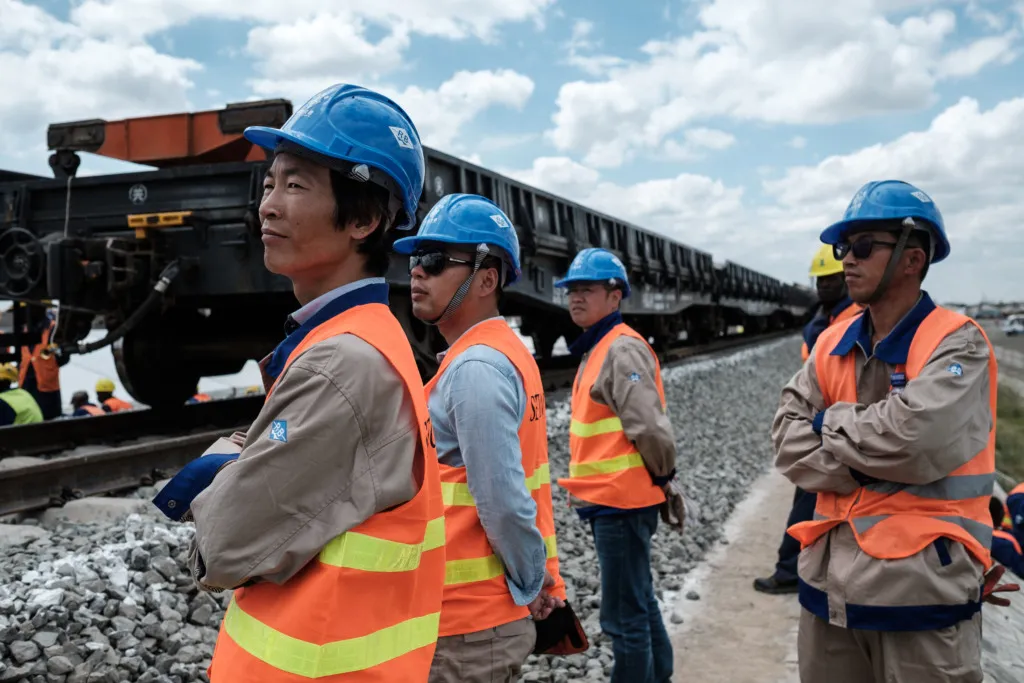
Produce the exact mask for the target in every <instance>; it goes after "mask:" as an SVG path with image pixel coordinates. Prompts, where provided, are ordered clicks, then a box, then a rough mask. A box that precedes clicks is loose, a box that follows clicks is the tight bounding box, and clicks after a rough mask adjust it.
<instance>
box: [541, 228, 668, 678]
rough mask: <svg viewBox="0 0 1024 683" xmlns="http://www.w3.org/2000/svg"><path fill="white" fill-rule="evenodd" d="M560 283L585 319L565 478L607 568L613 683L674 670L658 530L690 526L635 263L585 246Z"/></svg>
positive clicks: (604, 598) (604, 602) (604, 581)
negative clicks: (627, 303)
mask: <svg viewBox="0 0 1024 683" xmlns="http://www.w3.org/2000/svg"><path fill="white" fill-rule="evenodd" d="M555 286H556V287H562V288H567V289H568V290H569V315H570V316H571V317H572V321H573V323H575V324H576V325H577V326H579V327H581V328H583V334H581V335H580V336H579V337H578V338H576V339H575V340H574V341H573V342H572V344H571V345H570V347H569V351H570V352H571V353H572V354H573V355H574V356H578V357H579V358H580V367H579V370H578V371H577V373H576V381H575V382H574V385H573V392H572V423H571V426H570V428H569V451H570V461H569V477H568V478H565V479H559V480H558V484H559V485H560V486H561V487H562V488H564V489H566V490H567V491H568V492H569V494H570V495H569V501H570V504H571V505H572V506H573V507H574V508H575V509H576V512H577V514H578V515H579V517H580V519H581V520H583V521H584V522H587V523H589V524H590V529H591V532H592V533H593V535H594V545H595V547H596V549H597V559H598V564H599V565H600V568H601V630H602V631H603V632H604V634H605V635H607V636H608V637H609V638H611V641H612V653H613V655H614V658H615V664H614V668H613V669H612V674H611V681H612V683H627V682H629V683H634V682H636V683H664V682H666V681H669V680H671V678H672V666H673V655H672V644H671V642H670V641H669V638H668V634H667V632H666V630H665V624H664V621H663V620H662V618H661V610H660V609H659V608H658V601H657V599H656V598H655V596H654V585H653V583H652V578H651V538H652V537H653V536H654V532H655V530H656V529H657V526H658V515H659V512H660V514H661V516H662V519H663V520H664V521H665V522H666V523H668V524H671V525H672V526H675V527H677V528H679V529H680V530H681V529H682V527H683V522H684V518H685V510H684V504H683V499H682V495H681V493H680V490H679V488H678V486H677V485H676V483H675V482H674V481H673V480H674V477H675V472H676V470H675V467H676V464H675V463H676V444H675V435H674V433H673V429H672V423H671V422H670V421H669V418H668V415H667V414H666V412H665V408H666V406H665V390H664V387H663V386H662V382H661V366H660V364H659V363H658V357H657V354H655V353H654V350H653V349H652V348H651V347H650V346H649V345H648V343H647V340H646V339H644V337H643V336H642V335H640V334H639V333H638V332H636V331H635V330H633V328H631V327H629V326H628V325H626V324H625V323H624V322H623V320H622V315H621V314H620V313H619V304H620V303H621V301H622V299H624V298H626V297H628V296H629V295H630V286H629V279H628V276H627V274H626V268H625V267H624V266H623V264H622V261H620V260H619V259H618V258H617V257H616V256H615V255H614V254H612V253H611V252H609V251H607V250H605V249H594V248H590V249H584V250H583V251H581V252H580V253H579V254H577V255H576V258H574V259H573V261H572V264H570V266H569V272H568V273H567V274H566V276H565V277H564V278H562V279H561V280H557V281H555Z"/></svg>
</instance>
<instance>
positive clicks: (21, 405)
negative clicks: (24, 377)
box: [0, 363, 43, 427]
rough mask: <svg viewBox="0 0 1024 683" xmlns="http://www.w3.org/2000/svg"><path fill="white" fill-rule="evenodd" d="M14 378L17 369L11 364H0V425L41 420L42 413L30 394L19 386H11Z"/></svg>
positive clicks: (5, 425) (21, 423)
mask: <svg viewBox="0 0 1024 683" xmlns="http://www.w3.org/2000/svg"><path fill="white" fill-rule="evenodd" d="M16 379H18V369H17V368H15V367H14V365H13V364H11V363H4V364H3V365H0V427H8V426H10V425H26V424H32V423H34V422H42V421H43V413H42V411H41V410H40V409H39V404H38V403H36V400H35V398H33V397H32V394H30V393H28V392H27V391H25V390H24V389H22V388H21V387H20V386H19V387H18V388H17V389H12V388H11V384H12V383H13V382H14V381H15V380H16Z"/></svg>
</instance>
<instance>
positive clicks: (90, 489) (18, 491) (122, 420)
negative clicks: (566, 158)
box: [0, 331, 793, 515]
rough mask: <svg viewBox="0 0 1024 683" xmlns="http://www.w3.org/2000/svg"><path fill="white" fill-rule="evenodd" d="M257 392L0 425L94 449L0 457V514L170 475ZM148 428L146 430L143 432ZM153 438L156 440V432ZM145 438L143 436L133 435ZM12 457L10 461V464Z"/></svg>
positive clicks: (29, 440) (8, 446)
mask: <svg viewBox="0 0 1024 683" xmlns="http://www.w3.org/2000/svg"><path fill="white" fill-rule="evenodd" d="M792 334H793V332H792V331H783V332H772V333H768V334H763V335H759V336H755V337H745V336H740V337H730V338H725V339H720V340H716V341H714V342H711V343H709V344H702V345H695V346H683V347H679V348H674V349H670V350H668V351H666V352H665V353H662V354H659V356H660V358H661V363H662V367H663V368H665V367H668V366H670V365H673V364H676V363H679V362H681V361H683V360H686V359H688V358H694V357H698V356H700V357H704V356H708V355H714V354H717V353H722V352H725V351H730V350H736V349H738V348H742V347H749V346H754V345H759V344H763V343H765V342H767V341H771V340H773V339H777V338H780V337H783V336H788V335H792ZM574 376H575V365H574V364H573V365H572V366H571V367H570V366H569V362H568V359H567V361H566V367H564V368H563V367H555V368H551V369H548V370H546V371H545V372H544V376H543V379H544V384H545V387H546V388H547V389H548V391H552V392H554V391H560V390H564V389H567V388H568V387H569V386H571V384H572V381H573V378H574ZM262 402H263V397H262V396H252V397H246V398H240V399H227V400H223V401H215V402H210V403H204V404H199V405H195V406H183V407H182V408H181V409H180V410H178V409H175V410H173V411H155V410H143V411H138V412H133V413H119V414H115V415H105V416H102V417H94V418H83V419H79V420H58V421H55V422H48V423H44V424H41V425H28V426H20V427H7V428H0V458H10V457H13V456H26V455H27V456H34V455H35V456H37V455H51V456H52V454H54V453H56V452H59V451H62V450H68V449H69V448H76V447H80V446H83V445H87V444H88V445H102V446H103V447H101V448H98V449H95V450H92V452H88V453H81V454H75V453H72V454H70V455H63V456H61V455H58V456H52V457H49V458H47V459H40V458H32V461H31V462H29V463H22V462H18V463H17V464H14V465H13V466H8V467H6V468H5V467H4V466H3V463H2V460H0V515H9V514H14V513H22V512H32V511H35V510H39V509H43V508H47V507H55V506H61V505H63V504H64V503H66V502H68V501H70V500H74V499H77V498H82V497H85V496H98V495H105V494H111V493H118V492H121V491H126V490H129V489H133V488H137V487H139V486H149V485H152V484H153V483H154V482H156V481H158V480H160V479H164V478H167V477H169V476H172V475H173V474H174V473H175V472H177V471H178V470H179V469H181V468H182V467H184V466H185V465H186V464H188V463H189V462H190V461H192V460H193V459H195V458H196V457H198V456H199V455H200V454H202V452H203V451H204V450H205V449H206V448H207V447H208V446H209V445H210V444H211V443H212V442H213V441H215V440H216V439H217V438H219V437H221V436H227V435H229V434H230V433H231V432H233V431H235V430H238V429H243V430H244V429H246V428H247V426H248V425H249V424H250V423H251V422H252V420H253V418H254V417H255V416H256V415H257V413H258V412H259V407H260V405H262ZM147 430H148V431H147ZM154 435H155V436H157V437H158V438H157V439H155V440H153V439H152V437H153V436H154ZM147 437H149V438H150V440H148V441H146V442H141V443H128V442H130V441H132V440H136V439H142V438H147ZM13 462H14V461H9V463H8V464H9V465H10V464H11V463H13Z"/></svg>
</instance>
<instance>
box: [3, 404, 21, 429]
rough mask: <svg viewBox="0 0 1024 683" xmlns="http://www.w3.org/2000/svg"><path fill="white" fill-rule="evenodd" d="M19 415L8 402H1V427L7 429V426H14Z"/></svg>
mask: <svg viewBox="0 0 1024 683" xmlns="http://www.w3.org/2000/svg"><path fill="white" fill-rule="evenodd" d="M17 417H18V414H17V413H15V412H14V408H12V407H11V404H10V403H8V402H7V401H0V427H6V426H7V425H12V424H14V420H15V418H17Z"/></svg>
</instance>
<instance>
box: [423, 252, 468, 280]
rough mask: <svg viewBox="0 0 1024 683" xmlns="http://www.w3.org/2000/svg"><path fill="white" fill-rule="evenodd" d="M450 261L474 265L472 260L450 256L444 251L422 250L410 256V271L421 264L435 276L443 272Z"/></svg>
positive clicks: (429, 273)
mask: <svg viewBox="0 0 1024 683" xmlns="http://www.w3.org/2000/svg"><path fill="white" fill-rule="evenodd" d="M449 263H455V264H458V265H460V266H472V265H473V262H472V261H467V260H465V259H461V258H455V257H454V256H449V255H448V254H446V253H444V252H443V251H420V252H416V253H415V254H413V255H412V256H410V257H409V272H410V273H411V272H412V271H413V268H415V267H416V266H419V267H420V268H422V269H423V272H424V273H426V274H427V275H430V276H431V277H433V276H435V275H440V274H441V273H443V272H444V269H445V268H447V267H448V264H449Z"/></svg>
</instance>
